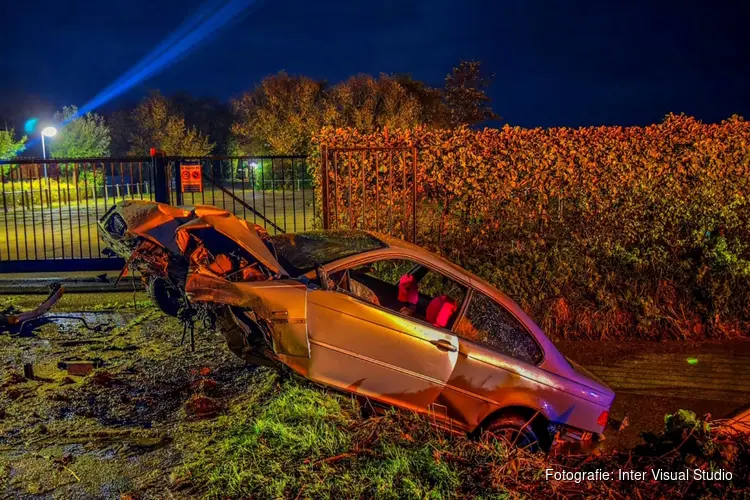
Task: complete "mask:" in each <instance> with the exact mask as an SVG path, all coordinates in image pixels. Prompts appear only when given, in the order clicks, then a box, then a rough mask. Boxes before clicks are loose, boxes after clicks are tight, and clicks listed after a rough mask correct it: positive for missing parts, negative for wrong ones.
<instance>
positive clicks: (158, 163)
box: [151, 151, 169, 204]
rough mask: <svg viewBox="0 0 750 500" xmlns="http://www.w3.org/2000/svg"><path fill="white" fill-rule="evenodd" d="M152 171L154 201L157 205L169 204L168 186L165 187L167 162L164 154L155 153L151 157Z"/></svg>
mask: <svg viewBox="0 0 750 500" xmlns="http://www.w3.org/2000/svg"><path fill="white" fill-rule="evenodd" d="M151 163H152V166H153V170H154V199H155V200H156V201H157V202H158V203H167V204H169V186H168V185H167V163H168V162H167V160H166V158H164V153H162V152H161V151H156V152H154V153H153V154H152V156H151Z"/></svg>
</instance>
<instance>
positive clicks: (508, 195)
mask: <svg viewBox="0 0 750 500" xmlns="http://www.w3.org/2000/svg"><path fill="white" fill-rule="evenodd" d="M316 143H317V144H318V145H321V144H325V145H327V146H328V147H329V148H336V147H353V146H372V147H383V146H395V147H416V148H417V149H418V155H419V156H418V173H417V185H418V189H419V192H418V195H419V196H418V210H417V221H418V228H419V229H418V233H419V234H418V243H420V244H422V245H424V246H426V247H428V248H430V249H432V250H435V251H438V252H439V253H441V254H443V255H445V256H447V257H448V258H450V259H452V260H454V261H457V262H458V263H460V264H462V265H464V266H466V267H467V268H469V269H471V270H473V271H475V272H476V273H478V274H480V275H482V276H483V277H485V278H487V279H488V280H489V281H491V282H493V283H494V284H495V285H497V286H498V287H499V288H500V289H502V290H504V291H505V292H506V293H508V294H509V295H510V296H511V297H513V298H515V299H516V300H518V301H519V302H520V303H521V304H522V305H523V306H524V307H525V308H526V309H527V310H529V311H530V312H531V313H532V314H533V315H535V317H536V318H537V320H538V321H539V322H540V323H541V324H542V326H543V327H545V328H546V329H547V330H548V332H549V333H551V334H553V335H556V336H558V337H562V338H581V337H585V338H596V339H598V338H604V337H616V338H621V337H650V338H688V337H692V338H706V337H712V336H722V337H727V336H742V335H746V333H747V331H748V325H749V324H750V210H749V208H750V207H748V193H750V190H749V189H748V183H749V175H750V124H749V123H748V122H746V121H744V120H743V119H742V118H739V117H732V118H731V119H729V120H726V121H724V122H722V123H720V124H711V125H708V124H703V123H701V122H700V121H698V120H696V119H694V118H691V117H687V116H684V115H682V116H676V115H669V116H667V117H666V118H665V120H664V121H663V122H662V123H660V124H656V125H650V126H647V127H587V128H579V129H569V128H551V129H541V128H538V129H523V128H519V127H508V126H506V127H504V128H503V129H499V130H498V129H485V130H482V131H473V130H469V129H466V128H462V129H456V130H431V129H427V128H420V129H416V130H404V131H388V132H384V131H379V132H376V133H374V134H370V135H362V134H360V133H358V132H357V131H356V130H352V129H331V128H326V129H324V130H322V131H321V133H320V134H319V136H318V137H316ZM388 154H389V153H385V152H382V153H366V154H361V153H359V152H355V153H353V154H352V153H341V154H339V155H337V164H336V167H337V168H336V172H333V171H332V170H333V169H329V173H330V185H331V186H332V188H331V191H332V193H331V194H332V196H333V195H334V194H335V195H336V197H337V199H338V204H337V207H338V217H337V221H338V223H339V224H340V225H347V226H348V225H349V224H352V225H356V226H357V227H367V228H369V229H373V228H375V225H376V214H377V225H378V227H379V229H380V230H381V231H390V232H394V233H396V234H400V231H401V229H402V224H405V226H404V227H406V228H408V227H409V224H410V214H411V213H412V212H411V207H410V202H411V198H410V196H407V193H408V187H409V186H410V185H411V182H412V178H411V176H412V174H411V169H412V166H411V163H410V155H411V152H410V150H408V149H407V150H405V151H403V152H395V160H394V165H395V166H394V170H393V173H392V175H393V178H395V181H396V182H395V186H393V187H392V186H391V185H390V184H389V182H388V181H389V179H390V177H389V175H391V173H390V172H389V171H388V169H387V167H386V165H387V164H388V158H387V155H388ZM390 154H394V153H390ZM314 157H315V158H316V160H317V162H316V163H315V164H316V165H317V166H319V165H320V159H321V158H320V155H319V151H318V152H317V153H316V154H315V155H314ZM330 158H331V155H329V159H330ZM331 164H332V161H330V160H329V166H332V165H331ZM349 169H351V180H350V177H349ZM376 172H377V174H376ZM317 173H318V185H319V184H320V170H319V169H318V172H317ZM404 175H405V176H406V184H405V186H406V188H407V190H404V189H403V186H404V184H403V182H402V181H403V179H404ZM336 180H338V187H335V188H334V187H333V186H336V182H335V181H336ZM349 182H351V191H350V190H349ZM363 185H364V190H363V189H362V188H363ZM334 189H335V193H334ZM391 189H393V198H392V199H391V191H390V190H391ZM363 192H364V196H363V195H362V193H363ZM391 200H393V201H391ZM404 200H407V203H406V205H407V206H406V207H404V206H403V205H404ZM363 205H364V210H363ZM376 205H377V206H378V207H379V208H378V210H377V211H376V210H375V206H376ZM350 208H351V209H352V220H351V221H350V220H349V209H350ZM363 213H364V217H363ZM384 219H385V220H386V221H387V222H386V223H384V222H383V221H384ZM407 234H408V233H407Z"/></svg>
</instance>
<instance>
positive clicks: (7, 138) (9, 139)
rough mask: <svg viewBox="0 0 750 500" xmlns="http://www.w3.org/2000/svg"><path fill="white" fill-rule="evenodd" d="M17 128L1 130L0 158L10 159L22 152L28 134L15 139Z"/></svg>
mask: <svg viewBox="0 0 750 500" xmlns="http://www.w3.org/2000/svg"><path fill="white" fill-rule="evenodd" d="M15 136H16V133H15V130H13V129H10V130H0V160H10V159H12V158H15V156H16V155H17V154H18V153H20V152H22V151H23V150H24V149H25V148H26V146H25V144H26V136H23V137H21V138H20V139H19V140H15Z"/></svg>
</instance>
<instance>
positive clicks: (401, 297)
mask: <svg viewBox="0 0 750 500" xmlns="http://www.w3.org/2000/svg"><path fill="white" fill-rule="evenodd" d="M418 288H419V285H418V284H417V279H416V278H415V277H414V275H411V274H404V275H403V276H401V279H399V280H398V301H399V302H402V303H404V304H412V305H417V302H419V290H418Z"/></svg>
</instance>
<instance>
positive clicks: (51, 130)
mask: <svg viewBox="0 0 750 500" xmlns="http://www.w3.org/2000/svg"><path fill="white" fill-rule="evenodd" d="M55 134H57V129H56V128H55V127H44V128H43V129H42V157H43V158H44V159H45V160H46V159H47V150H46V149H45V147H44V137H45V136H47V137H54V136H55ZM44 178H45V179H46V178H47V163H45V164H44Z"/></svg>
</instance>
